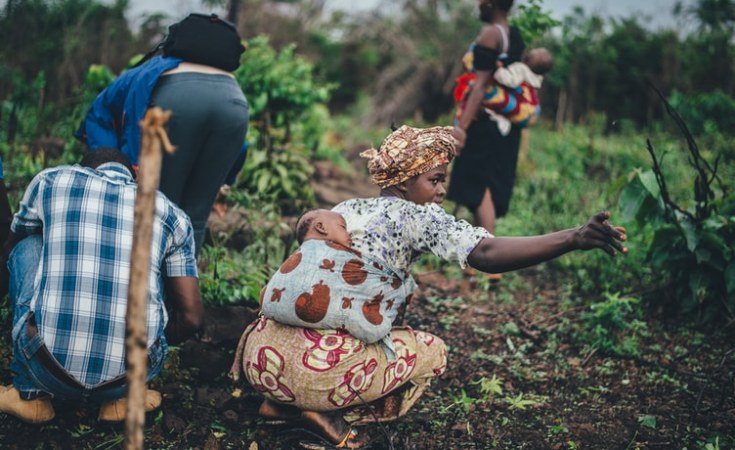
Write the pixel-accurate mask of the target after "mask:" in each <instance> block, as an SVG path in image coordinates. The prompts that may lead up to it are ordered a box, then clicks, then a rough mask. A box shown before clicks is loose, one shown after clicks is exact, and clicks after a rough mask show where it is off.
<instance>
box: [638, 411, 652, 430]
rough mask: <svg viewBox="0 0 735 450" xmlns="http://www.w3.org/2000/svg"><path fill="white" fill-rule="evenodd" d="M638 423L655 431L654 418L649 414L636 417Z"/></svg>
mask: <svg viewBox="0 0 735 450" xmlns="http://www.w3.org/2000/svg"><path fill="white" fill-rule="evenodd" d="M638 423H639V424H641V425H642V426H644V427H646V428H650V429H652V430H655V429H656V417H655V416H651V415H649V414H645V415H642V416H638Z"/></svg>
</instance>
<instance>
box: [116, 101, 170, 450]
mask: <svg viewBox="0 0 735 450" xmlns="http://www.w3.org/2000/svg"><path fill="white" fill-rule="evenodd" d="M169 117H171V112H170V111H165V112H164V111H163V110H162V109H161V108H158V107H154V108H151V109H149V110H148V112H147V113H146V115H145V117H144V118H143V120H142V121H141V123H140V128H141V136H142V139H141V148H140V156H139V162H138V164H139V167H140V170H139V172H138V190H137V193H136V195H135V218H134V224H135V225H134V231H133V252H132V256H131V265H130V284H129V285H128V309H127V314H126V316H125V321H126V327H127V336H126V338H125V347H126V356H125V357H126V362H127V384H128V404H127V410H126V411H125V415H126V420H125V449H126V450H142V449H143V427H144V426H145V392H146V382H145V381H146V374H147V373H148V346H147V345H146V342H147V333H146V304H147V303H148V274H149V273H150V264H151V240H152V236H153V217H154V213H155V208H156V191H157V190H158V183H159V180H160V177H161V159H162V155H161V146H163V148H164V149H165V150H166V151H167V152H169V153H172V152H173V150H174V148H173V146H172V145H171V142H170V141H169V140H168V135H166V130H164V128H163V126H164V125H165V124H166V122H167V121H168V119H169Z"/></svg>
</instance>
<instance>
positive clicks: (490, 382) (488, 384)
mask: <svg viewBox="0 0 735 450" xmlns="http://www.w3.org/2000/svg"><path fill="white" fill-rule="evenodd" d="M472 384H477V385H479V386H480V392H481V393H483V394H484V395H485V398H486V400H490V399H492V398H493V397H495V396H496V395H503V379H502V378H498V376H497V375H495V374H493V376H492V378H490V379H488V378H486V377H482V378H480V379H479V380H477V381H475V382H473V383H472Z"/></svg>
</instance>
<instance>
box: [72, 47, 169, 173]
mask: <svg viewBox="0 0 735 450" xmlns="http://www.w3.org/2000/svg"><path fill="white" fill-rule="evenodd" d="M181 61H182V60H181V59H179V58H174V57H172V56H166V57H164V56H156V57H154V58H151V59H150V60H149V61H147V62H146V63H145V64H142V65H140V66H138V67H136V68H134V69H130V70H128V71H127V72H125V73H123V74H122V75H120V76H119V77H118V78H117V79H116V80H115V81H113V82H112V84H111V85H109V86H107V87H106V88H105V90H103V91H102V92H101V93H100V94H99V95H98V96H97V98H96V99H95V100H94V103H92V107H91V108H90V109H89V112H87V116H86V117H85V118H84V122H82V125H81V126H80V127H79V130H77V132H76V133H75V136H76V137H77V139H79V140H81V141H82V142H84V143H85V144H87V145H88V146H89V149H90V150H95V149H98V148H100V147H108V148H116V149H118V150H120V151H122V152H123V153H125V154H126V155H127V156H128V158H130V162H131V163H132V164H133V165H138V154H139V153H140V126H139V123H140V121H141V120H142V119H143V116H144V115H145V112H146V110H147V109H148V106H149V104H150V100H151V95H152V94H153V89H154V88H155V87H156V83H157V82H158V78H159V77H160V76H161V74H162V73H163V72H166V71H167V70H171V69H173V68H175V67H178V65H179V64H180V63H181Z"/></svg>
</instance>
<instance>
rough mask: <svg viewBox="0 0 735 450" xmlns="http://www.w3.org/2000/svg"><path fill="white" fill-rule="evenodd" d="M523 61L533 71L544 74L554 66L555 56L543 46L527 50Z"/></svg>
mask: <svg viewBox="0 0 735 450" xmlns="http://www.w3.org/2000/svg"><path fill="white" fill-rule="evenodd" d="M523 62H524V63H526V65H527V66H528V68H529V69H531V71H532V72H533V73H536V74H538V75H544V74H545V73H547V72H548V71H550V70H551V68H552V67H554V57H553V56H551V52H549V51H548V50H547V49H545V48H543V47H539V48H533V49H531V50H529V51H527V52H526V53H525V54H524V55H523Z"/></svg>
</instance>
